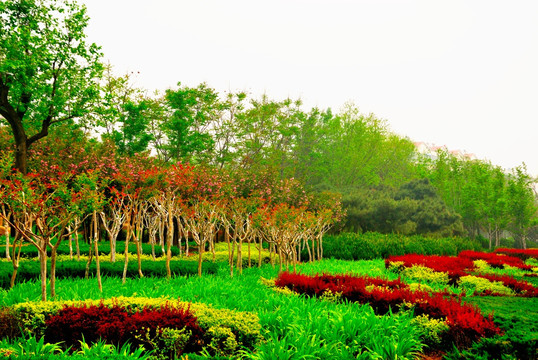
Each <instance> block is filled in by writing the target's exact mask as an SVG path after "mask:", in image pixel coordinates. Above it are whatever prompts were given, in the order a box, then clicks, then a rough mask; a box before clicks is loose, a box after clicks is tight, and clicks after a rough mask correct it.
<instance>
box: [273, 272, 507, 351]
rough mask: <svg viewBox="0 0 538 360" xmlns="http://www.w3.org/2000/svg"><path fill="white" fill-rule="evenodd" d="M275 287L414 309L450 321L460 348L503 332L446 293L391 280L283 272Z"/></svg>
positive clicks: (376, 306)
mask: <svg viewBox="0 0 538 360" xmlns="http://www.w3.org/2000/svg"><path fill="white" fill-rule="evenodd" d="M275 285H276V286H279V287H287V288H289V289H290V290H293V291H295V292H298V293H300V294H305V295H308V296H318V297H319V296H322V295H323V294H325V293H327V292H331V293H339V294H340V296H341V297H342V298H343V299H345V300H348V301H354V302H359V303H368V304H370V305H371V306H372V308H373V309H374V310H375V311H376V312H377V313H379V314H384V313H387V312H388V311H389V309H391V310H392V311H393V312H397V311H398V310H399V309H400V308H402V307H411V308H413V309H414V314H415V315H417V316H418V315H423V314H425V315H428V316H429V317H431V318H433V319H441V320H444V321H446V322H447V325H448V326H449V328H450V330H449V332H448V334H447V335H448V338H449V339H450V340H451V342H453V343H454V344H455V345H457V346H465V345H469V344H470V343H471V342H473V341H476V340H478V339H480V338H481V337H489V336H493V335H496V334H500V333H501V330H500V329H499V328H498V327H497V326H496V325H495V324H494V323H493V320H492V317H491V315H490V316H489V317H484V316H483V315H482V314H481V312H480V310H479V309H478V308H476V307H474V306H472V305H470V304H466V303H463V302H462V301H461V299H459V298H455V297H453V296H449V294H448V293H446V292H437V293H429V292H424V291H411V290H410V289H409V287H408V285H407V284H405V283H403V282H401V281H400V279H397V280H392V281H391V280H385V279H379V278H371V277H368V276H351V275H327V274H323V275H314V276H308V275H302V274H297V273H289V272H283V273H281V274H279V276H278V278H277V279H276V281H275Z"/></svg>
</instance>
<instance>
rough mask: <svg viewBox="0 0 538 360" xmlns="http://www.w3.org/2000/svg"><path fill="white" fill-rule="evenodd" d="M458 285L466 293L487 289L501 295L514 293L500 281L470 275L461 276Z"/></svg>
mask: <svg viewBox="0 0 538 360" xmlns="http://www.w3.org/2000/svg"><path fill="white" fill-rule="evenodd" d="M458 285H459V286H460V287H461V288H462V289H463V290H465V291H466V292H468V293H471V294H472V293H475V292H476V293H479V294H480V293H483V292H485V291H487V290H489V291H491V292H494V293H499V294H502V295H514V292H513V291H512V290H511V289H510V288H508V287H506V286H504V285H503V283H502V282H500V281H489V280H488V279H483V278H479V277H476V276H472V275H467V276H462V277H461V278H460V279H459V280H458Z"/></svg>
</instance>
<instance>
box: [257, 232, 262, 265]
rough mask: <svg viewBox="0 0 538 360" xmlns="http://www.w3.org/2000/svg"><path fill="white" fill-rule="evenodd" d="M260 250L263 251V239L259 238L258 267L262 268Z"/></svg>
mask: <svg viewBox="0 0 538 360" xmlns="http://www.w3.org/2000/svg"><path fill="white" fill-rule="evenodd" d="M262 250H263V239H262V237H261V236H260V249H259V251H260V252H259V254H258V267H262Z"/></svg>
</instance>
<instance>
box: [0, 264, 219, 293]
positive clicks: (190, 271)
mask: <svg viewBox="0 0 538 360" xmlns="http://www.w3.org/2000/svg"><path fill="white" fill-rule="evenodd" d="M39 266H40V265H39V262H38V261H37V260H21V261H20V264H19V270H18V272H17V278H16V282H23V281H29V280H36V279H39V278H40V276H41V275H40V268H39ZM100 267H101V276H109V277H114V276H117V277H121V276H122V275H123V267H124V263H123V261H116V262H110V261H107V259H102V260H101V261H100ZM96 268H97V265H96V263H95V261H93V262H92V263H91V264H90V275H95V273H96V271H97V270H96ZM218 268H219V265H218V264H217V263H213V262H209V261H205V262H204V264H203V266H202V271H203V272H204V273H205V274H216V273H217V271H218ZM170 270H171V272H172V275H196V274H198V263H197V262H196V259H192V260H190V259H189V260H186V259H185V260H184V259H182V260H171V261H170ZM12 273H13V266H12V264H11V262H6V261H0V274H1V275H0V287H1V288H8V287H9V283H10V281H11V274H12ZM85 273H86V261H76V260H64V261H58V262H57V263H56V277H57V278H63V277H68V278H83V277H84V276H85ZM142 273H143V274H144V276H153V277H165V276H166V265H165V260H164V259H161V260H155V261H154V260H149V259H148V260H142ZM48 274H50V260H49V269H48ZM127 276H128V277H138V276H139V275H138V263H137V261H136V256H132V257H131V258H130V260H129V264H128V266H127Z"/></svg>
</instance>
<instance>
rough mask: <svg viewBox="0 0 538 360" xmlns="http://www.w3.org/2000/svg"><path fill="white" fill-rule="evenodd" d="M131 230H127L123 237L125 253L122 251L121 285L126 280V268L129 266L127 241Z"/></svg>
mask: <svg viewBox="0 0 538 360" xmlns="http://www.w3.org/2000/svg"><path fill="white" fill-rule="evenodd" d="M131 233H132V232H131V230H130V229H129V230H127V235H126V237H125V251H124V253H123V254H124V256H125V259H124V263H123V276H122V278H121V283H122V284H125V281H126V280H127V267H128V266H129V240H130V238H131Z"/></svg>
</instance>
